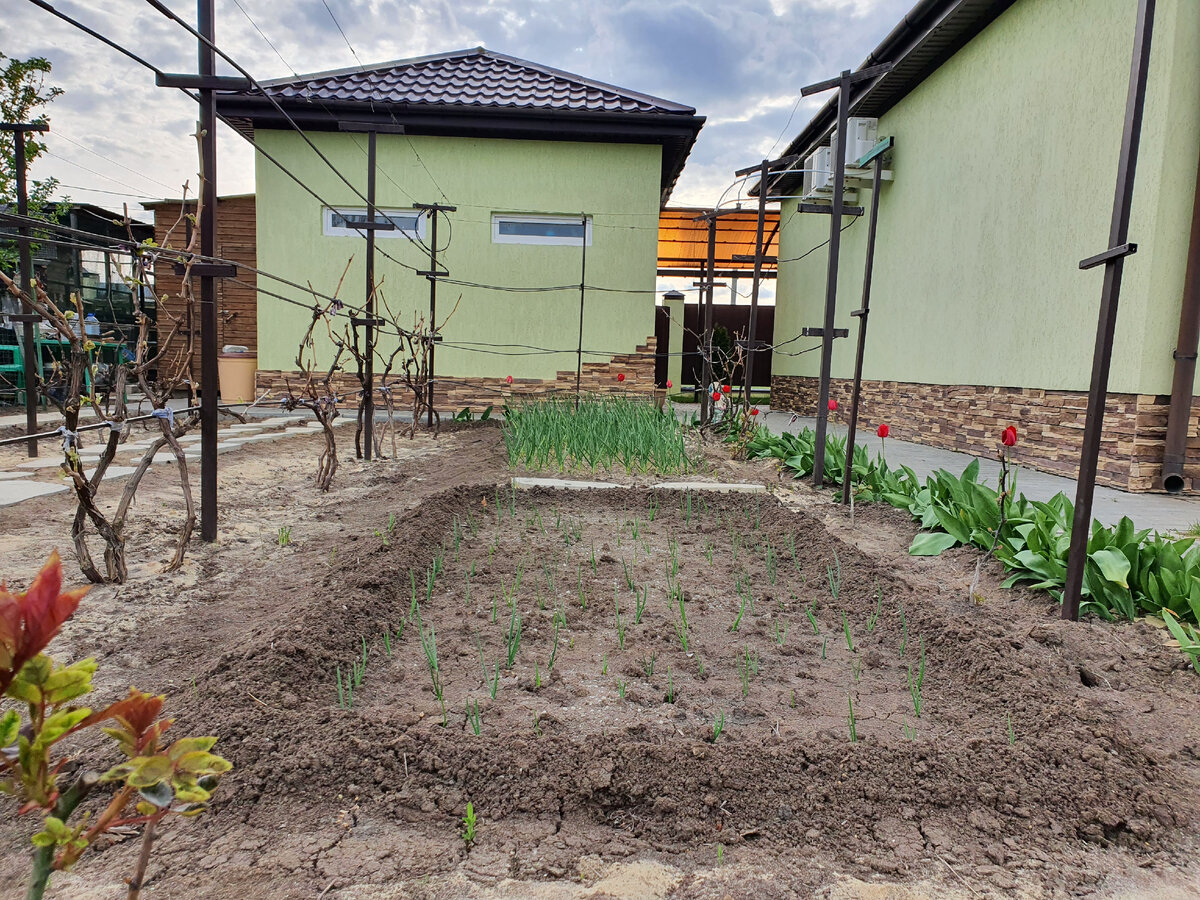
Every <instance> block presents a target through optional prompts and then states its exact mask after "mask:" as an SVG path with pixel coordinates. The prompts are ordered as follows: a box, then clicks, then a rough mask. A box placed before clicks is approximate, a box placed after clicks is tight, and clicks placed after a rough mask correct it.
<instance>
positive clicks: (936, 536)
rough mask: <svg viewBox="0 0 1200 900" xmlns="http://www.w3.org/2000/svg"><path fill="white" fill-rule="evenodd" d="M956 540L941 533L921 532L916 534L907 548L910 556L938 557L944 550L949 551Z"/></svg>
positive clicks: (950, 535)
mask: <svg viewBox="0 0 1200 900" xmlns="http://www.w3.org/2000/svg"><path fill="white" fill-rule="evenodd" d="M957 543H958V540H957V539H956V538H955V537H954V535H952V534H946V533H945V532H942V531H923V532H921V533H920V534H918V535H917V536H916V537H915V538H914V539H913V542H912V546H911V547H909V548H908V553H909V555H910V556H938V555H940V554H941V553H942V551H944V550H949V549H950V548H951V547H953V546H954V545H955V544H957Z"/></svg>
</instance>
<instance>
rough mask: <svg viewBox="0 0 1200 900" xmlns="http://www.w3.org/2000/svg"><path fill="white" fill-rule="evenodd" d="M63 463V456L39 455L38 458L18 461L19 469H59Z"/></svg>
mask: <svg viewBox="0 0 1200 900" xmlns="http://www.w3.org/2000/svg"><path fill="white" fill-rule="evenodd" d="M61 463H62V457H61V456H57V455H55V456H53V457H46V456H39V457H37V458H36V459H27V460H25V462H20V463H17V468H18V469H57V468H58V467H59V465H60V464H61Z"/></svg>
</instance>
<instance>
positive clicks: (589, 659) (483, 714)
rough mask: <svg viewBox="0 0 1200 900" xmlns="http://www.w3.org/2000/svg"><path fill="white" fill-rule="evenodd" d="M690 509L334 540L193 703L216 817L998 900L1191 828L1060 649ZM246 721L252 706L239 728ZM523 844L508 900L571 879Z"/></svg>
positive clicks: (809, 534)
mask: <svg viewBox="0 0 1200 900" xmlns="http://www.w3.org/2000/svg"><path fill="white" fill-rule="evenodd" d="M686 502H687V501H686V498H683V497H681V495H679V494H671V493H663V492H658V493H654V492H647V491H612V492H597V493H588V494H565V493H554V492H546V491H537V492H531V493H518V494H511V493H509V492H508V490H507V489H504V490H500V489H497V488H496V487H495V485H474V486H464V487H458V488H454V489H451V490H448V491H445V492H442V493H439V494H437V495H435V496H433V497H430V498H428V499H427V500H425V502H423V503H422V504H421V506H419V507H418V508H417V509H415V510H412V511H411V512H409V513H406V514H404V515H402V516H400V517H399V518H398V519H397V520H396V521H395V524H394V528H393V529H392V530H391V531H390V532H387V533H383V534H379V535H374V534H373V535H362V536H359V537H358V538H357V540H355V536H354V535H349V536H347V538H348V542H349V545H350V547H351V548H352V549H350V550H347V551H345V552H343V551H339V553H338V557H339V558H338V559H337V561H336V563H335V564H334V565H332V566H331V567H330V568H329V569H328V571H327V573H326V574H325V575H324V576H323V577H321V578H320V579H319V581H318V582H317V583H315V584H314V585H313V586H312V588H311V589H310V590H309V591H306V592H305V593H304V594H302V595H299V596H296V597H295V598H294V600H293V603H292V605H291V607H290V608H289V609H286V610H282V611H281V612H280V614H279V615H277V616H275V617H273V619H272V621H271V622H269V623H263V624H262V625H261V626H260V629H259V631H258V633H256V634H254V635H253V636H252V637H251V638H250V639H249V640H248V641H246V642H245V643H244V644H243V645H242V646H239V647H237V648H235V649H233V650H231V651H229V652H227V653H225V654H224V655H223V656H222V657H221V658H220V660H219V661H218V662H217V664H216V666H215V667H214V669H213V672H212V674H213V675H214V676H220V678H211V679H208V680H209V681H210V682H215V683H221V681H222V680H223V681H224V689H223V690H222V691H221V692H220V694H218V695H217V696H216V697H214V698H213V701H212V703H211V704H208V705H206V706H204V707H203V708H201V709H197V710H196V711H195V714H196V716H197V718H198V719H202V720H204V721H225V722H226V725H225V727H224V728H223V729H222V730H223V732H224V734H225V735H226V736H227V737H226V738H225V741H226V743H230V744H235V745H236V746H237V750H236V752H234V753H233V754H232V757H233V759H234V762H235V763H236V765H237V769H236V772H237V775H236V777H237V779H238V781H239V782H240V784H239V789H238V790H236V791H234V792H232V796H233V797H234V798H235V799H234V800H233V801H232V802H233V804H234V805H235V806H239V807H254V806H256V805H258V804H277V803H285V804H286V803H288V802H298V801H300V800H301V799H302V798H311V797H313V796H314V794H315V795H317V796H331V797H337V796H341V797H343V798H346V799H349V798H353V799H354V800H355V801H356V802H357V803H358V804H362V805H368V806H371V807H372V808H375V809H377V810H378V811H379V812H378V814H380V815H382V816H383V817H385V818H386V819H388V820H390V821H392V822H394V823H410V824H411V823H417V822H420V823H423V824H425V825H427V826H431V827H433V828H435V829H436V830H438V831H441V832H442V833H444V834H448V835H453V834H454V833H455V831H456V829H457V824H456V823H457V820H458V818H459V817H461V816H462V815H463V812H464V809H465V806H466V802H467V801H468V800H471V801H472V802H473V804H474V807H475V809H476V810H477V811H479V813H480V815H481V816H482V817H483V818H485V819H486V821H487V822H488V823H489V827H491V828H496V827H500V828H505V827H507V823H509V822H513V821H522V820H525V819H528V818H530V817H533V818H535V819H539V820H541V819H548V820H550V821H552V822H554V823H556V824H555V828H556V829H561V828H564V827H566V825H565V823H567V822H576V823H584V826H585V829H586V830H587V831H589V832H590V833H595V834H601V833H608V834H609V835H611V837H610V838H609V840H614V841H618V842H620V843H621V844H622V845H623V846H624V847H626V848H629V849H636V848H643V849H651V850H657V851H662V852H668V853H670V852H679V851H680V850H681V849H687V848H699V847H704V846H712V845H713V844H715V843H717V842H720V843H722V844H725V845H730V846H734V845H738V844H743V843H753V844H755V845H761V847H762V848H763V850H764V852H766V851H767V850H768V848H769V850H770V852H772V853H795V852H802V853H808V854H812V853H817V852H822V853H825V854H828V855H830V856H832V857H833V858H834V859H836V860H837V861H838V862H839V863H840V864H841V865H843V866H844V867H845V868H846V870H848V871H859V872H871V871H874V872H883V873H888V874H894V873H900V874H917V873H920V872H922V871H924V869H925V867H926V865H927V863H928V861H929V860H930V859H931V857H936V858H941V859H942V860H944V861H945V862H946V863H947V864H952V865H966V866H970V867H972V868H973V869H975V870H976V871H977V872H979V873H980V874H984V875H990V876H992V877H993V878H994V879H995V881H996V883H997V884H998V885H999V886H1004V885H1006V884H1008V883H1009V881H1010V880H1012V879H1013V878H1014V876H1017V875H1019V877H1021V878H1022V879H1028V878H1031V877H1032V878H1034V879H1038V880H1040V879H1043V878H1044V879H1046V880H1048V882H1049V883H1051V884H1055V883H1056V884H1058V885H1060V886H1067V887H1071V886H1074V885H1076V884H1079V883H1082V882H1086V881H1088V880H1089V873H1088V872H1087V870H1086V865H1085V864H1084V863H1083V862H1082V859H1083V855H1082V854H1077V856H1078V858H1079V864H1078V865H1077V866H1074V867H1072V866H1070V865H1067V866H1063V864H1062V863H1063V860H1062V859H1061V854H1062V850H1063V845H1064V844H1068V843H1069V844H1072V845H1074V844H1075V843H1076V842H1078V841H1084V842H1089V843H1091V844H1093V845H1096V846H1101V847H1104V846H1109V845H1116V846H1120V847H1123V848H1126V849H1128V850H1129V851H1131V852H1133V853H1135V854H1140V855H1149V854H1152V853H1154V852H1156V851H1162V850H1166V849H1170V848H1171V847H1173V846H1175V845H1176V843H1177V840H1178V838H1179V836H1180V834H1181V831H1183V830H1185V829H1187V828H1188V827H1189V825H1190V824H1191V817H1192V809H1194V805H1192V804H1193V800H1194V798H1195V796H1196V793H1195V791H1194V787H1195V781H1194V768H1192V769H1184V768H1182V767H1181V766H1179V765H1177V763H1176V762H1175V761H1173V760H1171V759H1169V758H1166V757H1164V755H1162V754H1159V753H1156V752H1155V751H1154V750H1153V748H1147V747H1145V746H1144V741H1143V740H1142V738H1141V736H1140V735H1138V734H1137V733H1135V732H1133V731H1131V730H1130V729H1129V727H1128V725H1127V724H1126V723H1125V722H1123V721H1122V719H1121V716H1120V715H1119V714H1118V712H1116V711H1114V710H1112V709H1108V708H1106V707H1105V705H1104V704H1101V703H1097V702H1093V701H1092V700H1091V698H1090V697H1089V692H1090V691H1091V688H1089V686H1088V681H1089V679H1088V677H1087V675H1086V674H1084V675H1081V673H1086V672H1088V671H1090V670H1089V669H1087V668H1086V667H1085V668H1084V669H1079V668H1078V667H1075V666H1072V665H1071V664H1069V663H1067V662H1066V659H1068V658H1071V656H1072V654H1071V653H1070V652H1069V650H1068V648H1067V647H1065V646H1064V644H1065V643H1068V642H1070V641H1071V640H1072V639H1073V638H1074V636H1075V634H1076V632H1077V630H1078V629H1076V628H1073V627H1070V626H1065V625H1062V626H1060V625H1057V624H1051V623H1039V624H1037V625H1036V626H1035V627H1031V625H1030V621H1029V617H1025V616H1019V615H1018V616H1014V615H1013V614H1012V608H1011V607H1008V608H1004V609H990V608H986V607H970V606H967V605H965V604H964V603H963V602H962V601H961V599H957V598H955V599H951V598H948V597H942V596H938V595H934V596H929V595H923V594H920V593H918V592H916V591H914V590H913V588H912V587H911V586H910V585H909V584H908V583H907V582H906V581H905V580H904V579H903V578H901V577H898V576H897V574H896V573H895V572H894V571H889V570H886V569H884V568H881V567H879V566H877V565H876V564H874V563H872V561H871V560H870V559H868V558H867V557H866V556H864V555H863V554H861V553H859V552H858V551H856V550H855V549H853V548H851V547H848V546H846V545H845V544H843V543H841V542H840V541H838V540H836V539H834V538H832V537H830V535H829V534H828V532H827V531H826V529H825V528H824V526H822V525H821V524H820V523H819V522H817V521H816V520H815V519H813V518H812V517H810V516H808V515H805V514H800V515H797V514H795V513H792V512H789V511H787V510H785V509H783V508H781V507H780V506H779V505H778V504H776V503H775V501H774V500H772V499H770V498H754V499H746V498H731V497H718V498H713V497H708V498H701V497H700V496H699V495H696V496H694V497H693V498H692V500H691V504H692V508H691V510H690V511H689V510H688V509H687V508H686V505H685V504H686ZM456 535H457V538H456ZM456 545H457V546H456ZM439 558H440V565H441V572H440V573H439V574H438V575H437V576H436V578H435V580H434V586H433V589H432V592H431V593H430V594H429V596H428V599H427V598H426V590H427V580H426V579H427V575H428V572H429V570H430V567H431V566H433V565H435V560H437V559H439ZM676 565H677V572H676V574H675V575H672V567H673V566H676ZM472 572H473V573H474V574H473V575H472V574H471V573H472ZM627 573H628V574H627ZM518 582H519V587H518V586H517V584H518ZM630 582H632V583H633V585H634V586H635V589H633V590H631V589H630V587H629V584H630ZM672 585H678V586H679V587H680V588H682V590H683V593H684V603H685V610H686V615H687V619H688V626H687V633H688V647H687V649H686V650H685V649H684V647H683V644H682V641H681V637H680V628H681V623H680V617H679V613H678V608H677V602H676V603H674V604H673V603H672V602H671V600H670V596H671V595H670V591H671V587H672ZM643 588H644V589H645V590H646V591H647V599H646V600H645V609H644V611H643V613H642V616H641V619H640V621H639V622H636V623H635V621H634V620H635V617H636V616H637V603H638V598H639V596H640V591H641V590H642V589H643ZM414 590H415V596H416V598H417V601H418V604H419V609H420V612H419V617H420V621H419V622H418V621H417V619H416V618H411V619H410V615H411V613H412V610H413V606H412V601H413V597H414ZM835 593H836V597H835V596H834V594H835ZM514 597H515V598H516V613H515V615H516V616H519V617H520V619H521V627H522V640H521V643H520V648H519V650H518V651H517V652H516V654H515V659H514V663H513V667H512V668H511V669H508V668H507V667H506V653H507V641H506V638H505V635H506V634H507V633H508V632H509V631H511V628H512V623H513V622H514V621H515V620H514V613H513V607H512V605H511V604H510V600H511V598H514ZM747 600H748V601H749V602H748V603H747V602H746V601H747ZM585 604H586V605H585ZM743 606H745V608H744V609H743ZM806 610H811V611H812V613H813V618H812V619H811V620H810V619H809V616H808V613H807V612H806ZM739 612H741V618H740V620H739V621H738V622H737V630H736V631H734V630H731V629H732V628H733V625H734V623H735V620H737V619H738V615H739ZM618 618H620V626H619V625H618ZM556 621H557V622H558V624H559V628H558V635H557V650H556V649H555V622H556ZM401 623H406V624H405V627H404V629H403V633H402V634H401V635H397V632H398V631H399V629H400V626H401ZM421 624H424V626H425V627H426V629H428V628H429V627H430V626H432V628H433V630H434V634H435V635H436V638H435V640H436V653H437V657H438V660H439V665H440V673H441V678H442V682H443V686H444V687H443V689H444V697H445V702H446V716H445V721H446V724H445V725H443V714H442V707H441V705H440V704H439V702H438V700H437V699H436V697H435V696H434V693H433V690H432V687H431V679H430V674H429V670H428V664H427V662H426V657H425V655H424V652H423V649H422V645H421V641H420V629H421ZM622 629H623V630H624V635H623V636H622V633H621V632H622ZM385 630H387V631H388V634H389V639H388V641H387V642H386V644H385V642H384V640H383V634H384V631H385ZM847 632H849V638H847ZM364 642H365V647H366V653H367V664H366V667H365V675H364V677H363V679H362V683H361V684H360V685H359V686H358V688H357V690H355V691H354V693H353V706H352V708H350V709H344V708H341V707H339V702H338V690H337V687H336V684H335V673H336V672H338V670H339V669H340V672H341V674H342V676H343V677H345V678H346V679H347V680H348V679H349V677H350V676H349V673H350V672H351V671H352V670H353V667H354V664H355V660H356V659H358V660H361V657H362V653H363V647H364ZM622 643H623V644H624V647H623V648H622V646H621V645H622ZM902 645H903V647H904V653H903V655H901V653H900V650H901V646H902ZM389 648H390V649H389ZM552 656H553V658H554V661H553V668H551V667H550V661H551V658H552ZM922 656H923V659H924V662H923V664H922ZM922 665H923V668H924V681H923V682H922V683H921V687H920V689H919V701H920V703H921V710H920V716H917V715H916V710H915V708H914V688H913V686H912V684H913V682H912V681H910V679H917V680H919V679H920V677H921V675H920V673H921V669H922ZM1093 677H1095V676H1093ZM493 678H495V679H496V681H497V689H496V697H495V699H492V698H491V696H490V685H489V682H490V681H491V680H492V679H493ZM485 679H486V680H485ZM248 694H252V695H253V696H254V698H255V700H256V701H258V702H248V703H247V702H240V703H239V704H238V705H237V706H236V707H234V708H231V706H230V701H231V700H233V699H234V698H243V697H245V696H247V695H248ZM343 699H344V698H343ZM851 703H853V710H854V718H855V721H854V730H855V738H856V740H852V737H851V733H850V709H851V706H850V704H851ZM476 704H477V706H476ZM475 708H477V709H478V716H479V723H480V733H479V734H478V735H476V734H475V733H474V726H473V725H472V723H471V717H472V712H473V709H475ZM190 713H191V711H190V710H189V714H190ZM718 722H720V723H723V731H722V733H721V734H720V736H719V737H717V738H716V740H715V741H714V738H713V734H714V725H716V724H717V723H718ZM1181 788H1183V789H1182V790H1181ZM514 833H516V834H519V833H520V829H519V828H516V829H515V830H514ZM591 840H596V838H595V837H593V838H591ZM539 844H541V842H540V838H538V839H535V838H532V837H531V838H529V839H528V841H527V842H526V846H525V847H524V848H523V850H520V851H518V852H516V853H515V854H514V859H515V861H514V862H513V863H512V865H511V866H510V867H509V868H510V874H512V875H514V876H525V877H528V876H533V875H537V874H546V873H547V872H550V873H553V872H554V871H569V870H570V869H571V868H573V866H574V863H575V861H576V860H577V858H578V856H579V848H578V847H577V846H574V845H570V844H566V845H564V846H563V847H562V848H561V850H560V851H558V852H553V851H551V850H548V849H547V848H546V846H545V845H544V844H542V845H541V846H540V847H539V849H538V852H533V850H534V847H535V846H538V845H539ZM1052 856H1058V857H1059V860H1058V863H1057V865H1056V867H1055V870H1054V871H1053V872H1051V871H1049V870H1047V869H1046V868H1045V866H1046V863H1047V861H1048V860H1049V859H1051V858H1052ZM456 858H457V857H455V859H456ZM447 862H449V861H447ZM1014 883H1015V882H1014Z"/></svg>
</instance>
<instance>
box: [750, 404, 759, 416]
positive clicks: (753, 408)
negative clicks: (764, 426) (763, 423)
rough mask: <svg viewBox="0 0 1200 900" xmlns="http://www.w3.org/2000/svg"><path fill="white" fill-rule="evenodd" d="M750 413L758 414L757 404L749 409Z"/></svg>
mask: <svg viewBox="0 0 1200 900" xmlns="http://www.w3.org/2000/svg"><path fill="white" fill-rule="evenodd" d="M750 415H752V416H757V415H758V407H757V406H755V407H751V409H750Z"/></svg>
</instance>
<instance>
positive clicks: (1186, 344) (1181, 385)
mask: <svg viewBox="0 0 1200 900" xmlns="http://www.w3.org/2000/svg"><path fill="white" fill-rule="evenodd" d="M1197 347H1200V165H1198V166H1197V173H1196V199H1195V200H1194V201H1193V203H1192V234H1191V238H1190V239H1189V240H1188V258H1187V271H1186V274H1185V275H1184V277H1183V300H1182V303H1181V305H1180V309H1179V336H1178V337H1177V338H1176V339H1175V352H1174V354H1173V355H1174V357H1175V376H1174V378H1173V379H1172V381H1171V405H1170V407H1169V409H1168V412H1167V440H1166V444H1165V446H1164V447H1163V470H1162V488H1163V490H1165V491H1166V492H1167V493H1169V494H1178V493H1179V492H1180V491H1182V490H1183V486H1184V478H1183V467H1184V464H1185V462H1186V460H1187V440H1188V423H1189V421H1190V419H1191V416H1192V389H1193V386H1194V385H1195V383H1196V350H1197Z"/></svg>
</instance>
